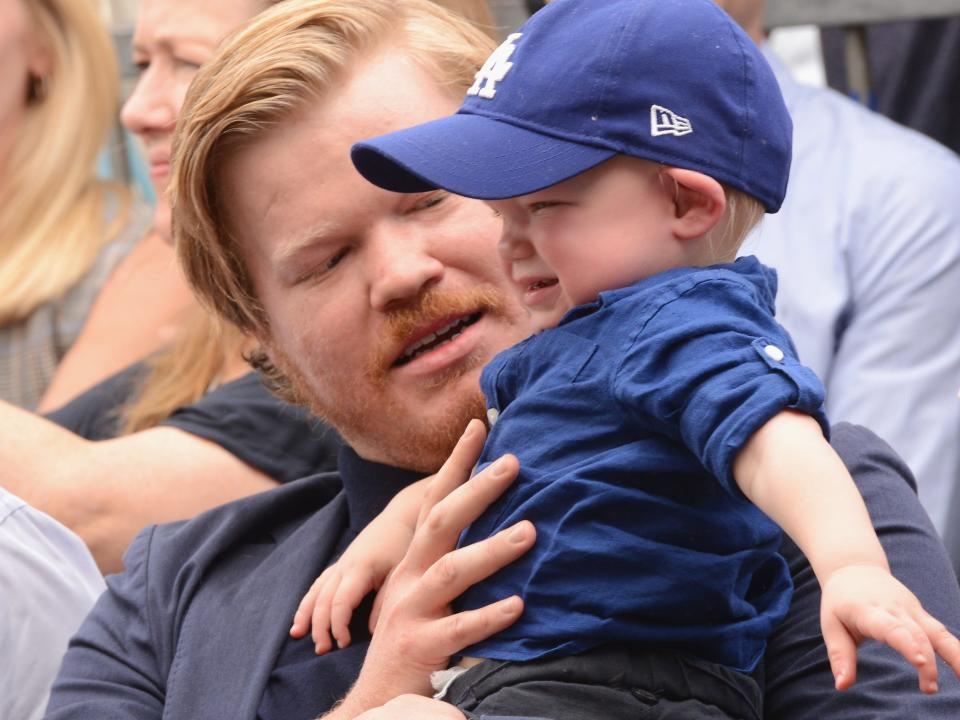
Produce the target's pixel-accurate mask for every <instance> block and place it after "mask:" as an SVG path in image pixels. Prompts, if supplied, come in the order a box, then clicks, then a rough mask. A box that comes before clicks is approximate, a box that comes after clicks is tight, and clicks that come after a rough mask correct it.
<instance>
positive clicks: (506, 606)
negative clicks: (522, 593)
mask: <svg viewBox="0 0 960 720" xmlns="http://www.w3.org/2000/svg"><path fill="white" fill-rule="evenodd" d="M519 609H520V598H518V597H517V596H516V595H514V596H513V597H511V598H507V599H506V600H505V601H504V603H503V604H502V605H501V606H500V610H501V611H502V612H503V614H504V615H516V613H517V611H518V610H519Z"/></svg>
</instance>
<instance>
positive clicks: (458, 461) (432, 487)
mask: <svg viewBox="0 0 960 720" xmlns="http://www.w3.org/2000/svg"><path fill="white" fill-rule="evenodd" d="M486 439H487V431H486V428H484V426H483V423H482V422H480V421H479V420H471V421H470V422H469V423H467V427H466V428H465V429H464V431H463V434H462V435H461V436H460V439H459V440H458V441H457V444H456V446H455V447H454V448H453V452H452V453H450V457H448V458H447V460H446V462H445V463H443V466H442V467H441V468H440V470H439V471H438V472H437V474H436V475H434V476H433V478H432V479H431V480H430V484H429V487H428V488H427V492H426V495H425V496H424V498H423V501H422V502H421V504H420V514H419V516H418V517H417V526H418V527H419V526H420V523H422V522H423V520H424V519H425V518H426V516H427V514H428V513H429V512H430V510H431V509H433V507H434V505H436V504H437V503H438V502H440V501H441V500H443V498H445V497H447V495H449V494H450V493H451V492H453V491H454V490H455V489H456V488H458V487H460V486H461V485H463V483H465V482H466V481H467V480H468V479H469V478H470V473H471V471H472V470H473V466H474V465H475V464H476V462H477V458H479V457H480V452H481V451H482V450H483V443H484V441H485V440H486Z"/></svg>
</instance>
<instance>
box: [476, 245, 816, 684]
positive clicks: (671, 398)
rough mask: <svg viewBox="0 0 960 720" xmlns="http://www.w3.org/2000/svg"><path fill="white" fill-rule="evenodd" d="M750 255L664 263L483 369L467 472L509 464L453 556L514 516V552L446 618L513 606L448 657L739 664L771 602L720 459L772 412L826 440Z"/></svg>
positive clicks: (766, 548) (776, 569) (757, 648)
mask: <svg viewBox="0 0 960 720" xmlns="http://www.w3.org/2000/svg"><path fill="white" fill-rule="evenodd" d="M775 294H776V274H775V273H774V271H773V270H771V269H769V268H767V267H764V266H763V265H761V264H760V262H759V261H757V260H756V258H752V257H750V258H741V259H739V260H737V261H736V262H735V263H732V264H729V265H718V266H713V267H709V268H678V269H675V270H669V271H667V272H664V273H660V274H658V275H655V276H653V277H650V278H646V279H644V280H642V281H640V282H638V283H636V284H634V285H632V286H630V287H627V288H622V289H617V290H612V291H609V292H604V293H601V294H600V296H599V299H598V300H597V301H595V302H593V303H590V304H587V305H581V306H579V307H577V308H574V309H573V310H571V311H570V312H569V313H567V315H566V316H565V317H564V319H563V320H562V321H561V323H560V325H559V326H558V327H556V328H554V329H551V330H546V331H544V332H542V333H539V334H537V335H534V336H533V337H530V338H528V339H527V340H525V341H524V342H522V343H520V344H518V345H516V346H514V347H512V348H509V349H508V350H506V351H504V352H503V353H501V354H499V355H497V356H496V357H495V358H494V359H493V361H492V362H491V363H490V364H489V365H488V366H487V367H486V368H485V369H484V371H483V375H482V378H481V385H482V388H483V392H484V394H485V395H486V398H487V403H488V406H489V407H490V408H491V413H490V415H491V418H492V419H495V422H494V424H493V427H492V429H491V432H490V436H489V438H488V440H487V444H486V446H485V448H484V452H483V456H482V457H481V459H480V465H479V466H480V467H482V466H483V465H485V464H487V463H489V462H491V461H492V460H494V459H496V458H497V457H499V456H500V455H502V454H503V453H506V452H512V453H514V454H516V455H517V456H518V457H519V459H520V467H521V470H520V472H521V476H520V478H519V479H518V480H517V482H516V483H515V484H514V486H513V488H511V490H510V491H509V492H508V493H507V495H505V496H504V497H503V498H501V499H500V500H499V501H498V502H497V503H496V504H494V505H493V506H492V507H491V508H490V509H489V510H488V511H487V512H486V513H485V514H484V515H483V516H481V517H480V519H478V520H477V521H476V522H475V523H474V524H473V525H472V526H471V527H469V528H468V529H467V530H466V531H465V532H464V535H463V538H462V544H468V543H470V542H474V541H477V540H480V539H482V538H484V537H487V536H489V535H491V534H493V533H495V532H497V531H499V530H501V529H503V528H506V527H509V526H510V525H512V524H513V523H515V522H518V521H520V520H522V519H527V520H530V521H531V522H533V523H534V525H535V526H536V528H537V543H536V546H535V547H534V549H533V550H531V551H530V552H529V553H527V554H526V555H524V556H523V557H522V558H520V559H519V560H518V561H516V562H514V563H513V564H511V565H510V566H508V567H507V568H505V569H504V570H502V571H500V572H499V573H497V574H495V575H494V576H493V577H492V578H490V579H489V580H488V581H486V582H483V583H480V584H478V585H474V586H473V587H472V588H471V589H470V590H468V591H467V592H466V593H465V594H464V595H463V596H462V597H461V600H460V608H459V609H464V608H478V607H482V606H484V605H486V604H488V603H490V602H493V601H495V600H498V599H500V598H503V597H506V596H508V595H510V594H514V593H516V594H518V595H520V596H521V597H523V599H524V602H525V610H524V613H523V616H522V617H521V619H520V620H519V621H518V622H517V623H516V624H514V625H513V626H511V627H510V628H508V629H507V630H506V631H504V632H502V633H500V634H498V635H496V636H494V637H493V638H491V639H489V640H487V641H485V642H483V643H481V644H479V645H475V646H473V647H470V648H467V649H466V650H465V651H464V654H466V655H472V656H477V657H483V658H491V659H501V660H529V659H533V658H536V657H544V656H548V655H562V654H573V653H577V652H582V651H584V650H587V649H589V648H591V647H594V646H598V645H602V644H605V643H627V642H634V643H659V644H665V645H667V646H669V647H672V648H676V649H677V650H679V651H686V652H692V653H695V654H697V655H699V656H701V657H704V658H706V659H708V660H712V661H715V662H719V663H722V664H724V665H727V666H729V667H731V668H734V669H738V670H743V671H749V670H752V669H753V668H754V667H755V666H756V664H757V662H758V661H759V659H760V657H761V655H762V654H763V651H764V646H765V642H766V639H767V637H768V636H769V635H770V633H771V632H772V631H773V629H774V628H775V627H776V625H777V624H778V623H779V622H780V620H781V619H782V618H783V617H784V615H785V614H786V612H787V609H788V607H789V603H790V592H791V584H790V573H789V570H788V568H787V565H786V563H785V562H784V560H783V558H782V557H781V556H780V555H778V554H777V547H778V546H779V544H780V539H781V538H780V531H779V528H778V527H777V526H776V525H775V524H774V523H773V522H772V521H771V520H770V519H769V518H767V516H766V515H764V514H763V513H762V512H761V511H760V510H759V509H758V508H757V507H756V506H754V505H753V504H752V503H750V502H749V501H748V500H747V499H746V498H745V497H744V496H743V494H742V493H741V492H740V491H739V489H738V488H737V486H736V483H735V481H734V479H733V476H732V471H731V468H732V463H733V460H734V458H735V457H736V454H737V452H738V451H739V450H740V449H741V448H742V447H743V446H744V445H745V444H746V442H747V440H748V439H749V438H750V436H751V435H753V433H754V432H755V431H756V430H758V429H759V428H760V427H761V426H762V425H763V424H764V423H766V422H767V421H768V420H769V419H771V418H772V417H773V416H774V415H776V414H777V413H779V412H780V411H782V410H784V409H788V408H789V409H796V410H799V411H802V412H805V413H808V414H810V415H812V416H814V417H815V418H816V419H817V420H818V421H819V422H820V424H821V426H822V427H823V430H824V433H825V434H826V433H827V432H828V426H827V421H826V418H825V417H824V414H823V410H822V405H823V387H822V385H821V383H820V381H819V380H818V379H817V377H816V376H815V375H814V374H813V372H811V371H810V370H808V369H807V368H805V367H803V366H802V365H800V364H799V362H798V361H797V359H796V351H795V350H794V347H793V343H792V342H791V340H790V338H789V336H788V334H787V332H786V330H784V329H783V328H782V327H780V326H779V325H778V324H777V322H776V321H775V320H774V318H773V313H774V296H775Z"/></svg>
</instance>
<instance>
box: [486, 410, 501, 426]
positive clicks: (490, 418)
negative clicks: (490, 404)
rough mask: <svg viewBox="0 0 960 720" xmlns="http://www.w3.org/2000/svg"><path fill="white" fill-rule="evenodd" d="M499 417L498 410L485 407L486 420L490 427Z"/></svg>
mask: <svg viewBox="0 0 960 720" xmlns="http://www.w3.org/2000/svg"><path fill="white" fill-rule="evenodd" d="M499 417H500V411H499V410H497V409H496V408H487V422H489V423H490V427H493V426H494V425H496V424H497V418H499Z"/></svg>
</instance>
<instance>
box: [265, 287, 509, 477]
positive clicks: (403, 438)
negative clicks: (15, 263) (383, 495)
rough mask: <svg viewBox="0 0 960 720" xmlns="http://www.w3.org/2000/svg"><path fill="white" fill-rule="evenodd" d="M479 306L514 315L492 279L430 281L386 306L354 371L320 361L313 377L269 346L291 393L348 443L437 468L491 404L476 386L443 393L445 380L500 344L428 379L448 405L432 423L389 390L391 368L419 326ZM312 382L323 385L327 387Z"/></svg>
mask: <svg viewBox="0 0 960 720" xmlns="http://www.w3.org/2000/svg"><path fill="white" fill-rule="evenodd" d="M476 313H482V314H483V315H484V316H489V317H494V318H504V319H508V320H509V319H510V317H511V316H510V306H509V303H508V302H507V300H506V298H505V297H504V295H503V293H502V292H500V291H499V290H498V289H496V288H495V287H492V286H488V285H483V286H477V287H474V288H471V289H469V290H466V291H463V292H453V291H447V290H438V289H435V288H431V289H428V290H426V291H424V292H423V293H422V294H421V295H419V296H418V297H417V298H416V299H415V300H413V301H411V302H410V303H408V304H407V305H405V306H403V307H399V308H396V309H393V310H389V311H387V312H385V313H384V315H385V322H384V330H383V333H382V334H381V336H380V337H379V338H378V340H377V343H376V347H374V348H372V350H371V352H370V354H369V357H368V359H367V361H366V363H365V364H364V366H363V367H362V369H360V368H358V370H357V372H355V373H351V372H350V371H349V369H343V368H332V369H330V368H319V369H316V370H315V374H316V375H318V377H315V378H313V379H314V381H315V383H316V385H314V384H313V383H311V382H310V380H308V378H307V377H306V375H305V374H304V371H303V368H304V367H305V365H304V364H302V363H297V362H295V361H294V360H293V359H292V358H290V357H289V356H288V355H287V354H286V353H284V352H283V351H282V350H281V349H280V348H279V347H276V346H273V345H271V346H269V347H268V352H269V355H270V357H271V358H272V360H273V362H274V363H275V364H276V365H277V369H278V370H279V371H280V372H281V373H282V375H283V376H284V380H285V381H286V383H287V385H288V388H287V390H288V391H287V392H286V393H284V394H285V398H286V399H288V400H293V401H294V402H297V403H298V404H301V405H304V406H306V407H307V408H309V410H310V411H311V412H312V413H313V414H314V415H316V416H317V417H319V418H320V419H322V420H324V421H326V422H327V423H329V424H330V425H332V426H333V427H335V428H336V429H337V430H338V431H339V432H340V434H341V435H342V436H343V438H344V439H345V440H346V441H347V442H348V443H350V444H351V445H353V446H355V447H361V448H370V447H375V448H376V453H375V454H376V455H377V457H375V458H371V459H375V460H378V461H382V462H387V463H389V464H392V465H397V466H400V467H405V468H409V469H412V470H419V471H422V472H434V471H436V470H437V469H438V468H439V467H440V465H441V464H442V463H443V461H444V460H446V458H447V456H448V455H449V454H450V451H451V450H452V449H453V446H454V444H455V443H456V441H457V439H458V438H459V437H460V435H461V433H462V432H463V429H464V428H465V427H466V425H467V423H468V422H469V421H470V420H471V419H473V418H480V419H484V418H485V411H486V406H485V403H484V399H483V394H482V393H481V392H480V388H479V386H477V387H470V388H469V390H467V391H464V390H463V389H461V390H460V391H459V395H458V396H456V397H454V398H450V397H445V395H446V394H447V393H449V390H448V388H452V386H453V384H454V383H455V382H456V381H457V380H459V379H460V378H462V377H463V376H464V375H465V374H467V373H469V372H471V371H473V370H475V369H476V368H478V367H480V366H481V365H482V364H484V363H485V362H487V360H489V359H490V357H492V355H493V353H494V352H496V351H499V350H501V349H502V348H499V347H496V348H485V349H484V350H485V352H483V354H482V356H479V355H480V354H478V356H476V357H468V358H466V359H465V360H464V361H463V362H461V363H459V364H457V365H456V366H455V367H453V368H450V370H449V371H447V372H446V373H443V374H441V375H435V376H434V377H432V378H430V379H429V380H427V379H425V380H424V384H425V387H428V388H430V389H433V390H435V391H436V393H437V399H438V402H444V404H445V405H446V406H447V407H449V412H447V413H445V415H444V416H443V417H442V418H441V419H440V420H439V421H434V422H430V423H428V422H426V421H423V420H421V419H420V415H421V413H422V412H423V408H419V407H403V405H402V403H400V402H399V401H398V400H397V399H396V398H394V397H391V396H390V387H389V380H390V372H391V370H392V369H393V368H394V366H395V365H396V362H397V359H398V357H399V356H400V354H401V353H402V352H403V350H404V349H405V348H406V347H407V346H408V345H409V343H410V342H411V340H412V339H413V334H414V333H416V332H417V331H418V330H421V329H423V328H425V327H429V326H430V325H433V324H435V323H437V322H442V321H445V320H447V319H450V318H455V317H462V316H466V315H473V314H476ZM329 341H330V342H336V340H335V339H330V340H329ZM306 367H310V366H309V365H307V366H306ZM314 387H317V388H321V389H322V392H323V394H322V395H321V394H320V393H318V392H316V391H315V390H314ZM365 454H369V453H365Z"/></svg>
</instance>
